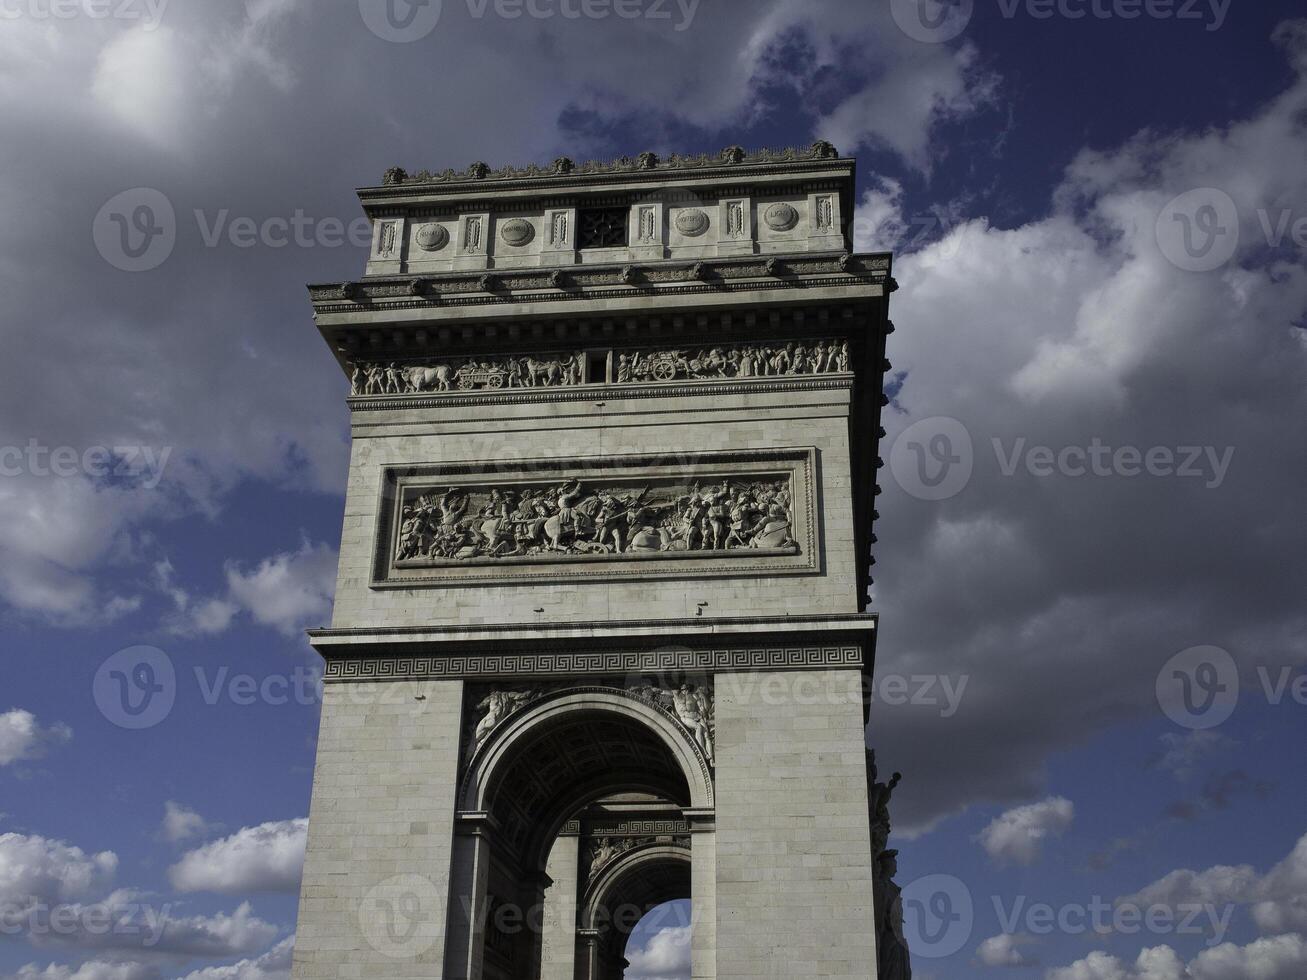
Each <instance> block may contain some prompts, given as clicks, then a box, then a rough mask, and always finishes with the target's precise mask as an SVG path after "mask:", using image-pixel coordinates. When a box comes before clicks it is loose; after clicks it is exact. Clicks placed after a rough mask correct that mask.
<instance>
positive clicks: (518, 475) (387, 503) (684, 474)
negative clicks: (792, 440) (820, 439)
mask: <svg viewBox="0 0 1307 980" xmlns="http://www.w3.org/2000/svg"><path fill="white" fill-rule="evenodd" d="M815 467H816V451H815V450H812V449H788V450H764V451H757V452H745V453H739V452H734V453H729V452H721V453H692V454H681V455H676V456H670V457H669V456H617V457H604V458H600V459H595V460H576V459H561V460H560V459H544V460H529V461H522V462H518V463H513V464H510V465H502V464H483V463H476V464H473V463H469V464H444V465H431V466H414V467H410V468H406V469H400V468H395V467H391V468H388V469H387V470H386V473H385V479H384V480H383V487H384V490H383V500H382V502H381V508H380V512H381V519H380V522H379V525H378V529H377V552H376V558H375V568H374V575H373V583H372V584H373V585H374V586H377V587H380V586H387V585H389V586H405V585H418V584H422V583H459V584H470V583H474V582H477V583H493V582H505V583H507V582H511V581H513V580H516V579H522V578H526V579H532V580H539V579H542V578H543V579H571V578H576V577H578V576H584V577H599V578H645V577H651V576H652V577H659V578H668V577H683V576H689V577H699V576H704V575H710V576H718V575H740V574H746V575H752V574H776V573H778V572H786V571H789V572H811V571H816V570H817V569H818V568H819V567H820V564H819V552H820V535H819V533H818V530H817V514H816V501H815V473H814V470H815Z"/></svg>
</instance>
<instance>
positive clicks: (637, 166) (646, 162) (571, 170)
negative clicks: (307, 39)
mask: <svg viewBox="0 0 1307 980" xmlns="http://www.w3.org/2000/svg"><path fill="white" fill-rule="evenodd" d="M838 158H839V152H838V151H837V150H836V149H835V147H834V146H832V145H831V144H830V143H828V142H826V141H825V140H818V141H817V142H815V143H813V144H812V145H811V146H807V147H787V148H785V149H779V150H776V149H761V150H754V151H752V152H746V151H745V150H744V149H743V148H741V147H738V146H731V147H727V148H726V149H724V150H722V151H721V152H720V153H718V154H716V155H715V156H714V155H712V154H708V153H700V154H694V155H681V154H672V155H671V156H670V157H667V158H666V159H659V158H658V156H657V154H654V153H648V152H646V153H641V154H640V155H639V156H635V157H619V158H618V159H616V160H611V161H606V162H605V161H600V160H589V161H587V162H585V163H581V164H577V163H574V162H573V161H572V160H570V159H568V158H567V157H559V158H558V159H557V160H555V161H554V162H553V163H552V164H550V165H548V166H544V167H542V166H539V165H538V164H531V165H528V166H525V167H512V166H508V167H500V168H499V169H496V170H492V169H491V168H490V167H489V166H487V165H486V164H484V163H482V162H481V161H477V162H476V163H474V164H472V165H471V166H470V167H468V168H467V169H466V170H464V171H461V172H460V171H457V170H454V169H453V168H450V169H446V170H441V171H438V172H435V173H433V172H432V171H429V170H420V171H418V172H417V173H414V174H409V173H408V172H407V171H406V170H404V169H403V168H402V167H391V168H390V169H389V170H387V171H386V172H385V174H384V176H383V177H382V186H386V187H390V186H396V185H401V184H460V183H475V182H478V181H486V180H521V179H523V178H538V177H565V176H566V177H578V176H588V175H595V174H620V173H637V172H647V171H657V172H668V171H679V170H696V169H702V168H706V167H720V166H739V165H740V164H777V163H803V162H808V161H813V160H834V159H838Z"/></svg>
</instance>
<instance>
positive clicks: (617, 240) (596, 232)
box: [576, 208, 630, 248]
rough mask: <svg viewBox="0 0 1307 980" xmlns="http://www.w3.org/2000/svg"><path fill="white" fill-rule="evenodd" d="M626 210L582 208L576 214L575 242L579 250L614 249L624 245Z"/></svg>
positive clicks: (628, 212)
mask: <svg viewBox="0 0 1307 980" xmlns="http://www.w3.org/2000/svg"><path fill="white" fill-rule="evenodd" d="M629 214H630V210H629V209H628V208H583V209H579V210H578V211H577V212H576V240H577V241H578V242H579V243H580V245H581V248H616V247H620V246H623V245H625V244H626V224H627V216H628V215H629Z"/></svg>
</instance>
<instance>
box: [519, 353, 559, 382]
mask: <svg viewBox="0 0 1307 980" xmlns="http://www.w3.org/2000/svg"><path fill="white" fill-rule="evenodd" d="M526 371H527V378H528V379H529V384H531V385H532V386H534V385H536V384H541V385H544V386H545V387H546V388H549V387H552V386H554V385H556V384H558V383H559V382H560V381H562V380H563V364H562V362H561V361H558V360H553V361H537V360H536V359H535V358H534V357H528V358H526Z"/></svg>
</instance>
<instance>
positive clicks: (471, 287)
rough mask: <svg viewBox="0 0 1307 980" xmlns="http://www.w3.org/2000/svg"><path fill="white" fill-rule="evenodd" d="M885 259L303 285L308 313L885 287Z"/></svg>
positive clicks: (665, 265) (797, 258) (770, 260)
mask: <svg viewBox="0 0 1307 980" xmlns="http://www.w3.org/2000/svg"><path fill="white" fill-rule="evenodd" d="M890 266H891V257H890V256H889V255H888V254H875V255H858V256H851V255H848V254H847V253H833V254H828V255H826V256H812V255H791V256H785V257H781V256H768V257H759V256H750V257H748V258H747V259H744V260H742V261H741V260H737V261H728V260H711V261H709V260H705V261H701V262H694V263H684V262H676V263H672V262H661V261H660V262H653V263H644V264H639V263H633V264H630V265H625V266H620V267H590V266H566V267H562V268H539V269H502V270H493V269H492V270H472V271H470V272H451V273H429V274H426V275H405V276H385V277H379V276H378V277H369V278H364V279H362V280H359V281H351V282H344V283H314V284H311V285H310V286H309V287H308V289H309V298H310V299H311V300H312V302H313V308H314V313H315V314H348V313H352V312H367V311H370V310H379V309H385V310H387V311H389V310H411V309H425V308H432V307H455V306H493V305H504V304H509V303H513V304H521V303H530V304H537V303H538V304H542V305H548V304H555V303H566V302H574V301H577V300H586V299H596V298H602V299H604V300H606V301H608V300H614V299H627V298H648V297H662V296H669V295H670V296H694V295H704V294H720V293H741V292H756V291H771V290H778V289H788V290H793V289H816V288H823V287H839V286H858V285H881V286H886V287H889V283H890V282H891V281H892V280H891V279H890ZM890 288H891V289H892V287H890Z"/></svg>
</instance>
